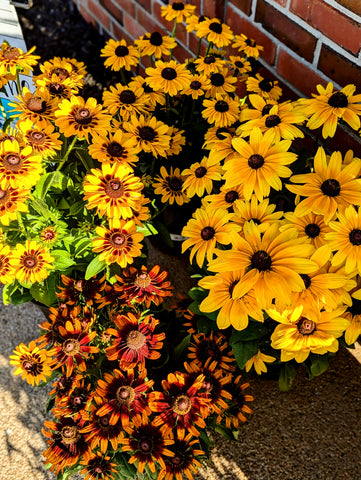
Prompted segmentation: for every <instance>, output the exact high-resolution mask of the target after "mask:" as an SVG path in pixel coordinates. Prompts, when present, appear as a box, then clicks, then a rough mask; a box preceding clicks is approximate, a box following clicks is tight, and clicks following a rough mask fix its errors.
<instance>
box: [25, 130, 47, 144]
mask: <svg viewBox="0 0 361 480" xmlns="http://www.w3.org/2000/svg"><path fill="white" fill-rule="evenodd" d="M29 137H30V138H31V140H32V141H33V143H36V144H38V145H42V144H43V143H44V141H45V134H44V133H42V132H31V133H30V135H29Z"/></svg>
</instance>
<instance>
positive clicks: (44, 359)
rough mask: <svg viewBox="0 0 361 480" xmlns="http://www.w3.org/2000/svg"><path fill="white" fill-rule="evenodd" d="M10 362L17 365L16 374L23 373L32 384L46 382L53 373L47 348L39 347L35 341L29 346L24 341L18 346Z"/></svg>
mask: <svg viewBox="0 0 361 480" xmlns="http://www.w3.org/2000/svg"><path fill="white" fill-rule="evenodd" d="M10 364H11V365H16V366H17V369H16V370H15V372H14V375H21V377H22V379H23V380H26V381H27V382H28V383H30V385H38V384H39V383H40V382H46V380H47V378H48V377H50V376H51V374H52V369H51V367H50V358H49V357H48V352H47V350H44V349H41V348H39V347H38V346H37V345H36V343H35V342H34V341H31V342H30V343H29V345H28V346H26V345H25V344H24V343H21V344H20V345H19V346H17V347H16V348H15V350H14V354H13V355H10Z"/></svg>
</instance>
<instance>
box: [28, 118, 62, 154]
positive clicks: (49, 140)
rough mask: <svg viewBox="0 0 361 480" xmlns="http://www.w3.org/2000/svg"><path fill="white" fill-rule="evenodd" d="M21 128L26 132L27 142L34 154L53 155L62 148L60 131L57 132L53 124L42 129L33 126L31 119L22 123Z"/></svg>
mask: <svg viewBox="0 0 361 480" xmlns="http://www.w3.org/2000/svg"><path fill="white" fill-rule="evenodd" d="M20 128H21V130H22V132H23V134H24V140H25V142H26V143H27V144H28V145H30V147H31V148H32V150H33V152H34V154H39V155H42V156H43V157H45V158H47V157H53V156H54V155H56V153H57V150H61V147H62V144H63V143H62V141H61V140H59V136H60V135H59V133H57V132H55V131H54V130H55V129H54V126H53V125H48V126H46V127H44V128H42V129H39V128H37V127H33V122H32V121H31V120H26V121H25V122H23V123H21V125H20Z"/></svg>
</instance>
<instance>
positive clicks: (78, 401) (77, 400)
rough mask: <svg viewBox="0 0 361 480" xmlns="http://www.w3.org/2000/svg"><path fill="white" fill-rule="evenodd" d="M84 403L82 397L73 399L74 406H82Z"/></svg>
mask: <svg viewBox="0 0 361 480" xmlns="http://www.w3.org/2000/svg"><path fill="white" fill-rule="evenodd" d="M83 403H84V400H83V398H82V397H74V398H73V404H74V405H82V404H83Z"/></svg>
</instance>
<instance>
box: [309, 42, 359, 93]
mask: <svg viewBox="0 0 361 480" xmlns="http://www.w3.org/2000/svg"><path fill="white" fill-rule="evenodd" d="M317 68H318V69H319V70H321V71H322V72H323V73H324V74H325V75H327V76H328V77H330V78H331V79H332V80H334V81H335V82H337V83H338V84H339V85H341V86H342V87H344V86H345V85H348V84H349V83H353V84H354V85H356V88H357V91H358V92H361V69H360V67H359V66H357V65H356V64H355V63H353V62H350V61H349V60H347V59H346V58H344V57H342V56H341V55H339V54H338V53H336V52H335V51H334V50H332V49H331V48H330V47H327V46H326V45H323V46H322V48H321V53H320V59H319V61H318V67H317Z"/></svg>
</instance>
